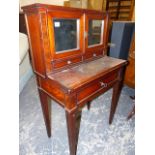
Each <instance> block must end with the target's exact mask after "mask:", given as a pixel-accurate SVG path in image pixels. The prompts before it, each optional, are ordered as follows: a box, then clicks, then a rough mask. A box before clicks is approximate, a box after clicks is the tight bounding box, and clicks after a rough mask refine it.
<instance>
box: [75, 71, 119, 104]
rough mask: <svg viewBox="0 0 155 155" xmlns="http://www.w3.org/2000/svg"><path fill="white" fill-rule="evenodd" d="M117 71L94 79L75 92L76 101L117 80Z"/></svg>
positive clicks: (105, 87)
mask: <svg viewBox="0 0 155 155" xmlns="http://www.w3.org/2000/svg"><path fill="white" fill-rule="evenodd" d="M117 75H118V72H114V73H112V74H110V75H108V76H106V77H103V78H100V79H98V80H95V81H94V82H92V83H90V84H89V85H87V86H86V87H84V88H83V89H82V90H80V91H79V92H78V93H77V101H78V102H81V101H83V100H85V99H87V98H89V97H91V96H92V95H94V94H95V93H97V92H99V91H100V90H103V89H107V88H108V87H110V86H111V85H112V83H113V82H115V81H116V80H117V77H118V76H117Z"/></svg>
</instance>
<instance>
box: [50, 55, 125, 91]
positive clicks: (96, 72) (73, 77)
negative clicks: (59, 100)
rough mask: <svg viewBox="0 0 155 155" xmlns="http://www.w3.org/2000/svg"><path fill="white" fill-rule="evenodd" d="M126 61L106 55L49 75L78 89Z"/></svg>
mask: <svg viewBox="0 0 155 155" xmlns="http://www.w3.org/2000/svg"><path fill="white" fill-rule="evenodd" d="M126 63H127V62H126V60H121V59H116V58H112V57H108V56H105V57H102V58H99V59H96V60H94V61H90V62H86V63H83V64H80V65H78V66H75V67H72V68H69V69H66V70H63V71H61V72H58V73H54V74H50V75H49V76H48V77H49V78H50V79H52V80H54V81H56V82H57V83H59V84H61V85H63V86H64V87H65V88H67V89H76V88H79V87H81V86H82V85H84V84H86V83H88V82H90V81H92V80H94V79H96V78H98V77H101V76H104V75H105V74H107V73H109V72H111V71H113V70H115V69H117V68H119V67H120V66H122V65H124V64H126Z"/></svg>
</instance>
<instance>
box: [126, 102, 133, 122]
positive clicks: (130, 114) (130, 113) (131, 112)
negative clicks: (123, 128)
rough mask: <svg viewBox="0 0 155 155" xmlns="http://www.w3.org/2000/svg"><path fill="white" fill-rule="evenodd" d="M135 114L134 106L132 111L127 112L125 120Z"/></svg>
mask: <svg viewBox="0 0 155 155" xmlns="http://www.w3.org/2000/svg"><path fill="white" fill-rule="evenodd" d="M134 114H135V104H134V105H133V107H132V110H131V111H130V112H129V114H128V117H127V120H129V119H130V118H131V117H132V116H133V115H134Z"/></svg>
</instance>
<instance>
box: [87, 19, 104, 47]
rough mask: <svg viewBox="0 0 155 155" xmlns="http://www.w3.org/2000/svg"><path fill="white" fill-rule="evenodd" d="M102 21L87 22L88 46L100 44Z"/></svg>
mask: <svg viewBox="0 0 155 155" xmlns="http://www.w3.org/2000/svg"><path fill="white" fill-rule="evenodd" d="M102 25H103V20H89V25H88V26H89V27H88V46H91V45H96V44H101V43H102V39H101V36H102V35H101V33H102V32H103V30H102V29H103V28H102V27H103V26H102Z"/></svg>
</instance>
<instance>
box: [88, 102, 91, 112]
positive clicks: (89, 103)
mask: <svg viewBox="0 0 155 155" xmlns="http://www.w3.org/2000/svg"><path fill="white" fill-rule="evenodd" d="M90 105H91V101H89V102H87V108H88V110H90Z"/></svg>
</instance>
